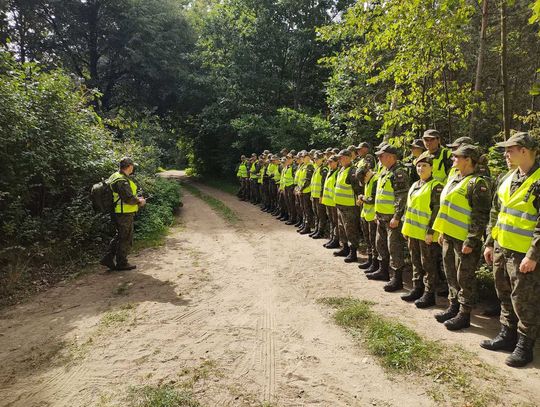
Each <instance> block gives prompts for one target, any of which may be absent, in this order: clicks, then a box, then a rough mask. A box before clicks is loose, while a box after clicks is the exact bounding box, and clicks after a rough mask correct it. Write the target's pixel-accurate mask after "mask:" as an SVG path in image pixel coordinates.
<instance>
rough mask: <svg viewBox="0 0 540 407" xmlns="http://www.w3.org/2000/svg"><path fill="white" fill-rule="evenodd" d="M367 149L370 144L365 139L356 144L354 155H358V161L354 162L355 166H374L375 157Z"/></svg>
mask: <svg viewBox="0 0 540 407" xmlns="http://www.w3.org/2000/svg"><path fill="white" fill-rule="evenodd" d="M369 150H370V145H369V143H366V142H365V141H363V142H361V143H360V144H358V146H356V155H357V156H358V162H357V164H356V167H357V168H364V167H367V166H369V167H370V168H375V164H376V160H375V157H374V156H373V155H372V154H370V152H369Z"/></svg>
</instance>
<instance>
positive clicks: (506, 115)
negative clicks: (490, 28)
mask: <svg viewBox="0 0 540 407" xmlns="http://www.w3.org/2000/svg"><path fill="white" fill-rule="evenodd" d="M500 13H501V77H502V90H503V131H504V139H505V140H506V139H508V138H509V137H510V126H511V120H512V115H511V113H510V100H509V95H508V69H507V66H506V58H507V56H506V55H507V33H506V0H501V10H500Z"/></svg>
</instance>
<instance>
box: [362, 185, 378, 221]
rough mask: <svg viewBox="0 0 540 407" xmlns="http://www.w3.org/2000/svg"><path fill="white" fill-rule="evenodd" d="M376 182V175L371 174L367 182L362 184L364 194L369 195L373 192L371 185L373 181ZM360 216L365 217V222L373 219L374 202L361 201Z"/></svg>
mask: <svg viewBox="0 0 540 407" xmlns="http://www.w3.org/2000/svg"><path fill="white" fill-rule="evenodd" d="M376 182H377V176H376V175H373V176H372V177H371V178H370V179H369V181H368V183H367V184H366V185H364V196H365V197H369V196H371V195H372V194H373V187H374V186H375V183H376ZM360 216H361V217H362V219H365V220H366V221H367V222H371V221H372V220H375V204H374V203H372V204H368V203H365V202H364V203H363V204H362V212H361V213H360Z"/></svg>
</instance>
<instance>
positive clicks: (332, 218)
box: [326, 206, 339, 240]
mask: <svg viewBox="0 0 540 407" xmlns="http://www.w3.org/2000/svg"><path fill="white" fill-rule="evenodd" d="M326 215H327V216H328V225H329V227H330V238H331V239H337V240H339V227H338V215H337V208H336V207H335V206H327V207H326Z"/></svg>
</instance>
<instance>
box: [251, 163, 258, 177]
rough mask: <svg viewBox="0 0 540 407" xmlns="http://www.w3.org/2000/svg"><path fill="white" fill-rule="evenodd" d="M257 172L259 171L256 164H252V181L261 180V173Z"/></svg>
mask: <svg viewBox="0 0 540 407" xmlns="http://www.w3.org/2000/svg"><path fill="white" fill-rule="evenodd" d="M256 170H257V166H256V164H255V163H251V167H250V168H249V178H251V179H257V178H259V173H257V172H255V171H256Z"/></svg>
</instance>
